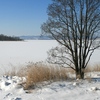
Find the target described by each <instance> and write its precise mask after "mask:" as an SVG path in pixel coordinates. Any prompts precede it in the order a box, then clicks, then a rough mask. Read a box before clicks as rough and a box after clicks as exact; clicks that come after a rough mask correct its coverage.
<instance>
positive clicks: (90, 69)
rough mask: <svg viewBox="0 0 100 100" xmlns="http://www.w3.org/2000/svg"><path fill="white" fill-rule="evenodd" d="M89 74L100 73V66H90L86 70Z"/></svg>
mask: <svg viewBox="0 0 100 100" xmlns="http://www.w3.org/2000/svg"><path fill="white" fill-rule="evenodd" d="M87 72H100V64H95V65H92V66H91V65H88V66H87V68H86V69H85V73H87Z"/></svg>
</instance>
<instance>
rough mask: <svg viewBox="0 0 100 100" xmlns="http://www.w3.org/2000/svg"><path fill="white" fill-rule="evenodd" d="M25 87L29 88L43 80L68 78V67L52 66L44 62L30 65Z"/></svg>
mask: <svg viewBox="0 0 100 100" xmlns="http://www.w3.org/2000/svg"><path fill="white" fill-rule="evenodd" d="M26 70H27V73H26V74H27V75H26V80H27V82H26V85H25V88H26V89H28V88H30V87H32V86H35V85H36V84H37V83H41V82H43V81H49V82H50V81H58V80H66V79H67V78H68V74H67V69H66V68H62V67H61V68H60V67H52V66H48V65H45V64H42V63H36V64H31V65H28V67H27V69H26Z"/></svg>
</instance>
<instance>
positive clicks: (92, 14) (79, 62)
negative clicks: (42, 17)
mask: <svg viewBox="0 0 100 100" xmlns="http://www.w3.org/2000/svg"><path fill="white" fill-rule="evenodd" d="M52 1H53V3H52V4H50V5H49V6H48V20H47V21H46V22H45V23H43V25H42V26H41V28H42V31H43V32H44V33H46V34H48V35H51V36H52V37H53V38H54V39H55V40H57V41H58V42H59V43H60V44H61V45H62V46H63V47H65V49H66V50H65V53H66V55H69V56H70V57H69V56H66V61H65V59H64V60H63V61H64V63H65V64H66V63H67V62H69V61H70V63H71V64H73V65H74V66H71V64H69V63H67V65H69V66H70V67H71V68H72V69H74V70H75V72H76V78H81V79H83V78H84V70H85V68H86V67H87V64H88V62H89V60H90V58H91V55H92V54H93V52H94V50H95V49H97V48H98V47H99V46H100V45H99V42H97V41H96V40H97V38H98V36H99V35H98V34H99V32H100V0H52ZM95 42H97V45H94V43H95ZM56 51H57V48H56ZM60 52H61V51H60ZM58 55H59V54H58ZM59 56H60V55H59ZM59 56H57V55H56V56H55V55H53V57H58V58H59ZM62 58H64V55H62ZM59 60H60V61H62V59H59ZM58 63H59V62H58Z"/></svg>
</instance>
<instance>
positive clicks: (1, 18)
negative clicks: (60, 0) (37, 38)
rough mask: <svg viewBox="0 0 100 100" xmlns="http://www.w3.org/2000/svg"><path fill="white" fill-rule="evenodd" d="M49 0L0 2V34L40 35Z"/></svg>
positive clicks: (8, 0)
mask: <svg viewBox="0 0 100 100" xmlns="http://www.w3.org/2000/svg"><path fill="white" fill-rule="evenodd" d="M50 3H51V0H0V34H4V35H10V36H22V35H40V34H41V29H40V27H41V24H42V23H43V22H45V21H46V20H47V17H48V16H47V13H46V11H47V7H48V4H50Z"/></svg>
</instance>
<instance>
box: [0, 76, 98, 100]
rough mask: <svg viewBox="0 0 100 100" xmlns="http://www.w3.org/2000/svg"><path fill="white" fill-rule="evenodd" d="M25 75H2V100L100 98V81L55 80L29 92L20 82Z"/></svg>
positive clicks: (0, 81) (0, 87)
mask: <svg viewBox="0 0 100 100" xmlns="http://www.w3.org/2000/svg"><path fill="white" fill-rule="evenodd" d="M23 81H24V82H25V81H26V80H25V78H24V77H22V78H21V77H17V76H13V77H11V76H2V77H1V78H0V100H100V81H91V82H89V81H87V80H73V81H68V80H66V81H62V82H54V83H51V84H48V85H45V86H41V87H39V88H35V89H32V90H31V92H30V93H27V91H26V90H24V89H23V86H22V85H21V84H20V83H22V82H23Z"/></svg>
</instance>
